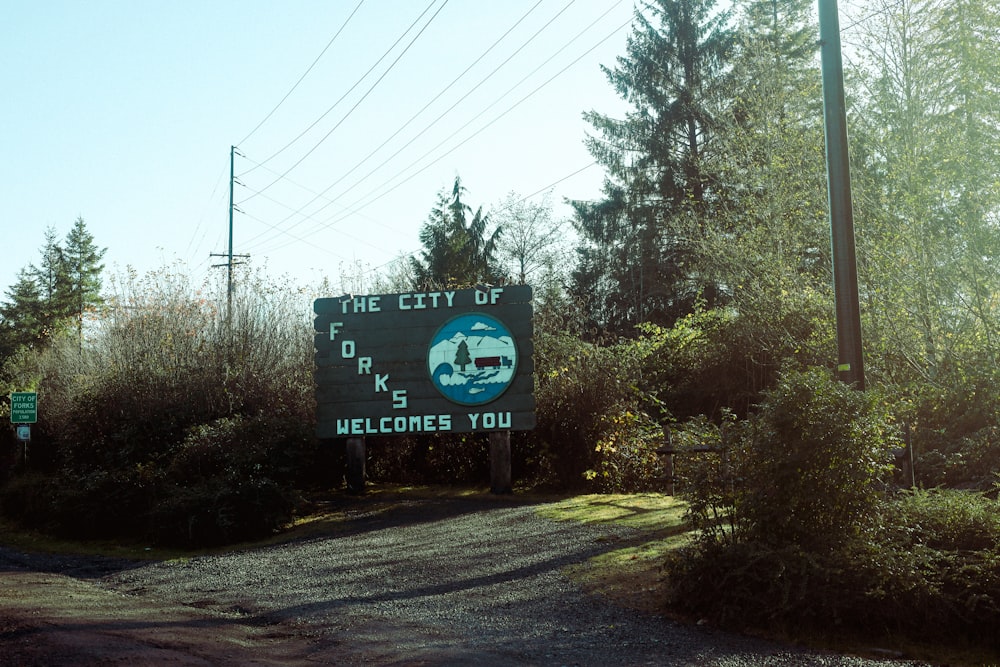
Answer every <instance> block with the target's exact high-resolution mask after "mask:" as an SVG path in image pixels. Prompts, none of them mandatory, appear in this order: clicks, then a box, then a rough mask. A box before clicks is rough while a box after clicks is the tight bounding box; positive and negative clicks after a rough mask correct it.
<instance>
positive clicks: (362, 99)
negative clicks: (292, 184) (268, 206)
mask: <svg viewBox="0 0 1000 667" xmlns="http://www.w3.org/2000/svg"><path fill="white" fill-rule="evenodd" d="M436 1H437V0H432V2H431V4H430V5H428V9H430V7H431V6H433V5H434V3H435V2H436ZM447 4H448V0H444V2H442V3H441V6H440V7H438V9H437V11H435V12H434V14H433V15H432V16H431V17H430V19H428V20H427V23H425V24H424V26H423V27H422V28H421V29H420V31H419V32H418V33H417V34H416V35H415V36H414V37H413V39H412V40H410V43H409V44H407V45H406V47H405V48H404V49H403V50H402V52H400V54H399V55H398V56H396V59H395V60H393V61H392V63H391V64H390V65H389V67H388V68H387V69H386V70H385V71H384V72H383V73H382V75H381V76H379V78H378V79H376V80H375V83H373V84H372V85H371V87H369V88H368V90H367V91H366V92H365V94H364V95H362V96H361V98H360V99H359V100H358V101H357V102H355V104H354V106H353V107H351V108H350V109H349V110H348V111H347V113H346V114H344V116H343V117H342V118H341V119H340V120H339V121H338V122H337V124H336V125H334V126H333V127H332V128H331V129H330V131H329V132H327V133H326V134H325V135H323V138H322V139H320V140H319V141H318V142H316V144H315V145H313V147H312V148H310V149H309V150H308V151H307V152H306V154H305V155H303V156H302V157H300V158H299V159H298V160H297V161H296V162H295V164H293V165H292V166H291V167H289V168H288V169H286V170H285V171H284V173H282V175H281V176H280V177H278V178H276V179H275V180H274V181H272V182H271V183H270V184H268V185H267V186H265V187H264V188H262V189H261V190H260V191H259V192H263V191H264V190H267V189H268V188H270V187H271V186H273V185H274V184H275V183H277V182H279V181H280V180H281V179H282V178H284V177H285V176H287V175H288V174H289V173H290V172H291V171H292V170H293V169H295V168H296V167H298V166H299V165H300V164H302V162H303V161H304V160H305V159H306V158H307V157H309V156H310V155H312V154H313V152H314V151H315V150H316V149H317V148H319V147H320V146H321V145H322V144H323V142H325V141H326V140H327V139H329V138H330V135H331V134H333V133H334V131H336V130H337V128H339V127H340V126H341V125H342V124H343V123H344V121H346V120H347V119H348V118H349V117H350V116H351V114H352V113H354V111H355V109H357V108H358V107H359V106H360V105H361V103H362V102H364V101H365V99H367V98H368V96H369V95H370V94H371V93H372V91H374V90H375V88H376V87H378V85H379V84H380V83H381V82H382V80H383V79H384V78H385V77H386V76H387V75H388V74H389V72H391V71H392V70H393V68H394V67H395V66H396V64H397V63H398V62H399V61H400V60H401V59H402V58H403V56H404V55H406V52H407V51H409V50H410V47H412V46H413V44H414V43H416V41H417V40H418V39H420V36H421V35H422V34H424V31H425V30H427V28H428V26H430V24H431V23H433V22H434V19H435V18H437V16H438V14H440V13H441V10H442V9H444V8H445V6H446V5H447ZM426 11H427V10H424V13H426ZM420 16H423V14H421V15H420ZM418 20H419V18H418ZM411 27H412V26H411ZM409 31H410V28H407V32H409ZM405 34H406V33H404V35H405ZM397 43H398V42H397ZM394 46H395V45H394ZM380 61H381V59H380ZM370 71H371V70H369V72H370ZM367 76H368V74H367V73H366V74H365V77H367ZM362 79H364V77H362ZM351 90H353V87H352V89H351ZM348 92H350V91H348ZM346 95H347V93H345V94H344V96H345V97H346ZM340 99H344V97H341V98H340ZM339 103H340V100H338V101H337V103H336V104H339ZM336 104H335V105H334V106H336ZM332 108H333V107H331V109H332ZM328 112H329V111H328ZM325 115H326V114H324V116H325ZM321 118H322V117H321ZM316 122H319V121H318V120H317V121H316ZM314 125H315V123H314ZM310 127H312V126H310ZM308 131H309V128H307V129H306V132H308ZM304 133H305V132H303V134H304ZM301 136H302V134H300V135H299V137H301ZM295 141H298V137H296V139H295V140H293V143H294V142H295ZM289 145H291V144H289ZM286 147H287V146H286ZM281 150H284V148H283V149H281ZM279 152H280V151H279ZM275 155H277V153H276V154H275ZM271 157H274V156H271ZM270 159H271V158H268V159H267V160H265V161H264V162H267V161H268V160H270ZM244 201H245V200H244Z"/></svg>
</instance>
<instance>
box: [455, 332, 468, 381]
mask: <svg viewBox="0 0 1000 667" xmlns="http://www.w3.org/2000/svg"><path fill="white" fill-rule="evenodd" d="M471 363H472V357H471V356H470V355H469V344H468V343H466V342H465V341H464V340H463V341H462V342H461V343H459V344H458V350H457V351H456V352H455V365H457V366H458V369H459V370H460V371H462V372H463V373H464V372H465V367H466V366H468V365H469V364H471Z"/></svg>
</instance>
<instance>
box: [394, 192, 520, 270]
mask: <svg viewBox="0 0 1000 667" xmlns="http://www.w3.org/2000/svg"><path fill="white" fill-rule="evenodd" d="M465 192H466V189H465V187H464V186H463V185H462V182H461V180H460V179H459V178H458V177H455V184H454V186H453V187H452V189H451V191H450V193H449V192H448V191H447V190H445V191H442V192H440V193H439V194H438V199H437V204H436V205H435V207H434V209H433V210H432V211H431V214H430V216H429V217H428V219H427V222H426V223H424V226H423V227H422V228H421V230H420V242H421V243H422V244H423V246H424V250H423V251H422V253H421V255H422V257H421V258H420V259H417V258H413V259H412V260H411V268H412V270H413V275H414V280H415V283H416V284H415V285H414V288H416V289H442V288H446V287H468V286H471V285H475V284H476V283H489V284H497V283H501V282H503V281H504V275H503V271H502V269H501V268H500V266H499V264H498V262H497V260H496V252H497V240H498V238H499V236H500V229H499V228H497V229H494V230H493V231H492V232H490V231H489V226H490V221H489V216H487V215H486V214H484V213H483V209H482V207H479V208H478V209H476V211H475V212H473V210H472V207H471V206H469V205H468V204H466V203H465V202H464V201H463V199H462V197H463V196H464V195H465Z"/></svg>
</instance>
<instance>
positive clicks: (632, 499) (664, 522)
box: [537, 493, 687, 533]
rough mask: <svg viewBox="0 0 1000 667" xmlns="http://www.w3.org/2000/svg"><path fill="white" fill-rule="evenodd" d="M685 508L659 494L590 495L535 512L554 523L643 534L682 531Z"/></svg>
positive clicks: (677, 501) (568, 499)
mask: <svg viewBox="0 0 1000 667" xmlns="http://www.w3.org/2000/svg"><path fill="white" fill-rule="evenodd" d="M686 509H687V505H685V504H684V503H683V502H681V501H679V500H676V499H675V498H673V497H672V496H665V495H662V494H659V493H636V494H607V495H602V494H590V495H585V496H574V497H572V498H566V499H565V500H560V501H558V502H554V503H547V504H545V505H542V506H541V507H539V508H538V510H537V511H538V514H539V515H540V516H543V517H545V518H546V519H553V520H555V521H579V522H580V523H613V524H616V525H620V526H625V527H627V528H633V529H635V530H640V531H644V532H655V533H659V532H661V531H669V532H676V531H677V530H678V529H680V528H682V527H683V518H684V511H685V510H686Z"/></svg>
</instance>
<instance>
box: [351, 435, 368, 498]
mask: <svg viewBox="0 0 1000 667" xmlns="http://www.w3.org/2000/svg"><path fill="white" fill-rule="evenodd" d="M347 492H348V493H351V494H354V495H361V494H363V493H364V492H365V439H364V438H348V439H347Z"/></svg>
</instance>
